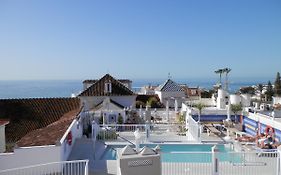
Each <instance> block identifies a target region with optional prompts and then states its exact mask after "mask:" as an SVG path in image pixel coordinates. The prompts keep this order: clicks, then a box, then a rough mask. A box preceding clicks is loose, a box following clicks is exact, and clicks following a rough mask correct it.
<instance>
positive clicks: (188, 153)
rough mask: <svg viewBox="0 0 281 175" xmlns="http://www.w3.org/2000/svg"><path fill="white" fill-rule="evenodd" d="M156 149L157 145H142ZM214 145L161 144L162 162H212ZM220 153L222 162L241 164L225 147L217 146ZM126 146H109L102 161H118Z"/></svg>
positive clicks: (238, 158)
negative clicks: (117, 151)
mask: <svg viewBox="0 0 281 175" xmlns="http://www.w3.org/2000/svg"><path fill="white" fill-rule="evenodd" d="M143 146H148V147H150V148H154V147H155V146H156V144H149V145H140V147H141V148H142V147H143ZM213 146H214V145H211V144H208V145H207V144H206V145H205V144H204V145H201V144H200V145H193V144H188V145H184V144H161V145H160V148H161V160H162V162H211V161H212V154H211V148H212V147H213ZM217 146H218V149H219V151H220V155H219V159H220V161H231V162H240V157H237V156H233V154H228V152H229V151H231V150H229V149H228V148H226V147H225V146H224V145H217ZM123 147H124V145H109V146H107V148H106V150H105V152H104V154H103V155H102V157H101V159H103V160H116V156H117V154H116V149H118V148H123Z"/></svg>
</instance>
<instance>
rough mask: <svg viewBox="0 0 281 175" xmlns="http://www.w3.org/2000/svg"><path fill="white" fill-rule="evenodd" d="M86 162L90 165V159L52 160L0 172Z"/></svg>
mask: <svg viewBox="0 0 281 175" xmlns="http://www.w3.org/2000/svg"><path fill="white" fill-rule="evenodd" d="M83 162H84V163H86V165H88V162H89V160H88V159H85V160H72V161H61V162H50V163H44V164H37V165H30V166H23V167H18V168H11V169H5V170H0V173H4V172H8V171H14V170H20V169H28V168H36V167H40V166H47V165H54V164H66V163H83Z"/></svg>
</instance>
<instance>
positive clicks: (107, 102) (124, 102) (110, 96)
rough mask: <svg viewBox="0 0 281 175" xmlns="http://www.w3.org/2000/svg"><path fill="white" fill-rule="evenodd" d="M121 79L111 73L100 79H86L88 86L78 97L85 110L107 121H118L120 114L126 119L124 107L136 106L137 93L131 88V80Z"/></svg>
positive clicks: (85, 84) (85, 82)
mask: <svg viewBox="0 0 281 175" xmlns="http://www.w3.org/2000/svg"><path fill="white" fill-rule="evenodd" d="M121 81H122V82H123V83H122V82H121ZM121 81H119V80H117V79H115V78H113V77H112V76H111V75H109V74H106V75H105V76H103V77H102V78H101V79H99V80H87V81H84V82H83V84H84V87H87V88H86V89H85V90H84V91H83V92H82V93H80V94H79V95H78V97H79V98H80V100H81V102H82V104H83V105H84V107H85V110H86V111H91V112H92V113H94V114H97V115H98V117H103V118H104V120H105V122H106V123H116V122H117V120H118V116H119V115H121V116H122V117H123V121H125V120H126V114H125V111H124V109H128V108H134V107H135V105H136V104H135V103H136V97H137V95H136V94H134V92H133V91H132V90H131V88H130V87H131V83H132V81H131V80H121ZM124 83H125V84H124ZM97 115H96V116H97Z"/></svg>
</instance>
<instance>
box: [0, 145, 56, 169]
mask: <svg viewBox="0 0 281 175" xmlns="http://www.w3.org/2000/svg"><path fill="white" fill-rule="evenodd" d="M58 161H61V159H60V146H54V145H50V146H37V147H23V148H17V149H15V150H14V152H13V153H2V154H0V170H4V169H11V168H18V167H23V166H30V165H36V164H43V163H50V162H58Z"/></svg>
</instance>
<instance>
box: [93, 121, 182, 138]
mask: <svg viewBox="0 0 281 175" xmlns="http://www.w3.org/2000/svg"><path fill="white" fill-rule="evenodd" d="M99 128H100V130H99V131H98V132H97V133H98V134H97V139H99V140H117V139H118V137H119V138H121V137H122V138H124V139H126V140H131V141H132V140H135V136H134V131H136V130H137V129H138V130H139V132H140V134H141V136H142V140H143V141H148V140H149V141H181V142H183V141H187V136H186V127H185V125H184V124H148V125H145V124H138V125H131V124H122V125H118V124H112V125H100V127H99ZM169 139H170V140H169Z"/></svg>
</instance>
